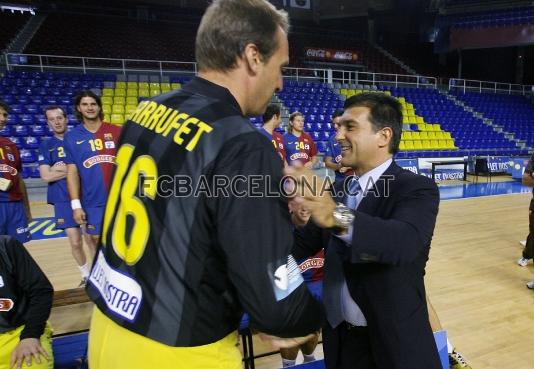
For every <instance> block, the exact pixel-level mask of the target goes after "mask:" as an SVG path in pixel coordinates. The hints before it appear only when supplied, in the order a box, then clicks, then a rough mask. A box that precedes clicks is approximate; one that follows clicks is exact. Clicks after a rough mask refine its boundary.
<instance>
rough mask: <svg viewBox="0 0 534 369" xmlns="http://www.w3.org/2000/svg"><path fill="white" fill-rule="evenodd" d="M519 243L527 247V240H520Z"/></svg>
mask: <svg viewBox="0 0 534 369" xmlns="http://www.w3.org/2000/svg"><path fill="white" fill-rule="evenodd" d="M519 244H520V245H521V246H523V247H527V240H523V241H519Z"/></svg>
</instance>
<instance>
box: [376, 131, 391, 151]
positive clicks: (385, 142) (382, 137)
mask: <svg viewBox="0 0 534 369" xmlns="http://www.w3.org/2000/svg"><path fill="white" fill-rule="evenodd" d="M377 134H378V146H379V147H389V143H390V142H391V140H392V139H393V130H392V129H391V127H384V128H382V129H381V130H379V131H378V132H377Z"/></svg>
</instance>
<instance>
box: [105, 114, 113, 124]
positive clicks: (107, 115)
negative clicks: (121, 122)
mask: <svg viewBox="0 0 534 369" xmlns="http://www.w3.org/2000/svg"><path fill="white" fill-rule="evenodd" d="M109 121H111V117H110V116H109V114H104V122H109Z"/></svg>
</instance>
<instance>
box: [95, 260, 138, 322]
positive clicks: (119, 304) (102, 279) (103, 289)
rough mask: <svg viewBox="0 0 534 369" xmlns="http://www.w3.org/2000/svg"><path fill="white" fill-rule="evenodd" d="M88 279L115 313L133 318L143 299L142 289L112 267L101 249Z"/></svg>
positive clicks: (126, 317)
mask: <svg viewBox="0 0 534 369" xmlns="http://www.w3.org/2000/svg"><path fill="white" fill-rule="evenodd" d="M89 281H90V283H91V284H92V285H93V286H95V288H96V289H97V290H98V292H99V293H100V295H101V297H102V299H103V300H104V302H105V303H106V305H107V307H108V308H109V309H110V310H111V311H112V312H113V313H114V314H115V315H118V316H120V317H121V318H124V319H126V320H128V321H130V322H132V321H134V320H135V317H136V315H137V313H138V312H139V308H140V307H141V302H142V300H143V290H142V289H141V286H140V285H139V283H137V282H136V281H135V280H134V279H133V278H131V277H129V276H127V275H125V274H123V273H122V272H119V271H117V270H115V269H113V268H112V267H111V266H110V265H109V264H108V263H107V262H106V259H105V258H104V255H103V254H102V251H100V252H99V253H98V258H97V260H96V263H95V265H94V267H93V270H92V271H91V275H90V276H89Z"/></svg>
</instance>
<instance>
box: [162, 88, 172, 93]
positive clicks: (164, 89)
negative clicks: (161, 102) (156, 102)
mask: <svg viewBox="0 0 534 369" xmlns="http://www.w3.org/2000/svg"><path fill="white" fill-rule="evenodd" d="M167 92H171V89H166V88H162V89H161V93H162V94H166V93H167Z"/></svg>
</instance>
